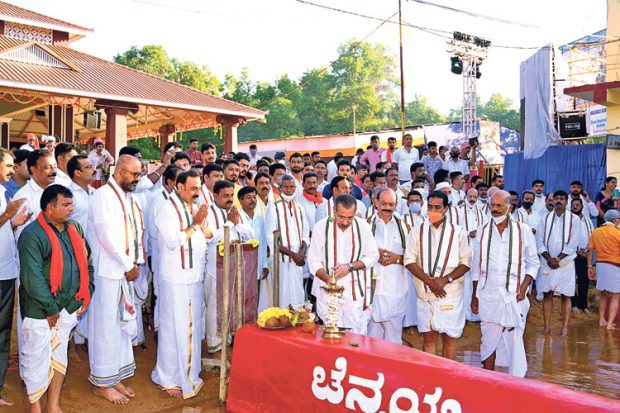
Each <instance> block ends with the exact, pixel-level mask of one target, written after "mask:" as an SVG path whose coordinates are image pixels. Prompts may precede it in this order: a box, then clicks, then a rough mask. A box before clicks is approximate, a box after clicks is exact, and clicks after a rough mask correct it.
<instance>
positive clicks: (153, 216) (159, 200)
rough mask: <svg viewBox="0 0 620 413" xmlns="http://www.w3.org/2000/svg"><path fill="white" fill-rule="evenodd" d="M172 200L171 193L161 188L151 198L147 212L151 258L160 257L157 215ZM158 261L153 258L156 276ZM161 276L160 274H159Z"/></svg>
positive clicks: (152, 266)
mask: <svg viewBox="0 0 620 413" xmlns="http://www.w3.org/2000/svg"><path fill="white" fill-rule="evenodd" d="M169 200H170V193H168V191H167V190H166V188H163V187H162V188H161V189H160V190H159V191H152V192H151V197H150V198H149V208H148V210H147V212H146V221H147V222H149V223H150V225H149V226H147V227H146V228H147V232H148V242H149V248H148V250H149V252H150V255H151V257H157V256H158V239H159V232H158V229H157V225H156V224H157V214H158V213H159V210H160V209H161V207H162V206H163V205H164V204H165V203H166V202H169ZM158 261H159V260H157V259H155V258H151V269H152V271H153V273H154V274H158ZM158 275H159V274H158Z"/></svg>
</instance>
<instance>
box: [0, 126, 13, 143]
mask: <svg viewBox="0 0 620 413" xmlns="http://www.w3.org/2000/svg"><path fill="white" fill-rule="evenodd" d="M0 122H1V123H0V146H2V147H3V148H5V149H10V147H9V145H10V144H11V142H10V135H9V132H10V127H9V125H10V122H11V120H10V119H0Z"/></svg>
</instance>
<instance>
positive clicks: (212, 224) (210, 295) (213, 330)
mask: <svg viewBox="0 0 620 413" xmlns="http://www.w3.org/2000/svg"><path fill="white" fill-rule="evenodd" d="M227 216H228V213H227V212H226V211H224V210H223V209H222V208H220V207H218V206H217V204H216V203H213V204H211V206H210V207H209V214H208V215H207V227H209V228H210V229H211V231H213V238H211V239H209V240H207V266H206V268H207V271H206V274H205V281H204V288H205V290H204V295H205V306H206V313H205V335H206V337H207V351H208V352H210V353H214V352H216V351H219V350H220V348H221V346H222V339H221V337H219V336H218V328H217V283H216V279H217V278H216V277H217V272H216V269H217V254H218V244H219V242H220V241H223V240H224V224H226V223H227V222H230V221H228V220H227ZM229 225H231V228H230V240H231V241H234V240H241V242H246V241H248V240H250V239H253V238H254V231H253V230H252V227H250V226H249V224H248V223H247V222H245V221H243V219H242V220H240V221H239V223H238V224H236V225H234V224H233V223H232V222H230V224H229Z"/></svg>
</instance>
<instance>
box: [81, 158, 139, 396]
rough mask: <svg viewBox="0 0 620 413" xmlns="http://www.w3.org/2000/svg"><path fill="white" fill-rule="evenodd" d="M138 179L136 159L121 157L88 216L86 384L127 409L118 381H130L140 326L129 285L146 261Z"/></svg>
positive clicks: (125, 392) (126, 390)
mask: <svg viewBox="0 0 620 413" xmlns="http://www.w3.org/2000/svg"><path fill="white" fill-rule="evenodd" d="M141 175H142V164H141V163H140V160H138V159H137V158H135V157H133V156H130V155H121V156H120V157H119V160H118V163H117V165H116V169H115V170H114V176H113V177H111V178H110V180H109V181H108V185H105V186H103V187H101V188H99V189H98V190H97V191H95V194H94V195H93V198H92V200H91V210H90V214H89V219H90V222H89V224H88V231H89V233H90V235H89V236H88V241H89V244H90V245H91V248H92V250H93V266H94V267H95V287H96V290H95V294H94V295H93V300H92V302H91V309H90V311H89V312H88V314H89V319H88V338H89V340H88V358H89V363H90V376H89V381H90V382H91V383H92V384H94V385H95V386H96V389H95V394H96V395H98V396H99V397H102V398H104V399H105V400H108V401H109V402H111V403H114V404H126V403H128V402H129V399H131V398H133V397H135V392H134V391H133V390H132V389H131V388H129V387H127V386H125V385H123V383H122V381H123V380H125V379H127V378H129V377H131V376H133V374H134V370H135V368H136V364H135V361H134V356H133V348H132V338H133V337H134V336H135V335H136V334H137V330H138V327H137V322H136V306H135V291H134V287H133V282H132V281H134V280H135V279H136V278H137V277H138V275H139V273H140V270H139V267H138V266H139V265H141V264H144V262H145V259H146V257H145V246H144V245H143V240H144V217H143V214H142V209H141V207H140V205H139V204H138V202H137V200H136V199H135V198H134V196H133V192H134V191H135V189H136V186H137V185H138V182H139V181H140V176H141ZM119 302H120V303H121V304H122V305H120V306H119Z"/></svg>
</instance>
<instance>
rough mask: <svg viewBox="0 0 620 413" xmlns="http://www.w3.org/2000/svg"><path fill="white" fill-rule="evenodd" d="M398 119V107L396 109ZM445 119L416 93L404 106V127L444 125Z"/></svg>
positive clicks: (425, 99) (424, 98)
mask: <svg viewBox="0 0 620 413" xmlns="http://www.w3.org/2000/svg"><path fill="white" fill-rule="evenodd" d="M396 112H397V113H398V116H399V117H400V105H398V107H397V108H396ZM445 121H446V118H445V117H444V116H443V115H442V114H441V113H439V112H438V111H437V109H435V108H434V107H432V106H431V105H430V104H429V103H428V99H427V98H426V97H424V96H422V95H418V94H417V93H416V94H415V95H414V96H413V100H412V101H411V102H408V103H406V104H405V124H406V125H430V124H433V123H444V122H445Z"/></svg>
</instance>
